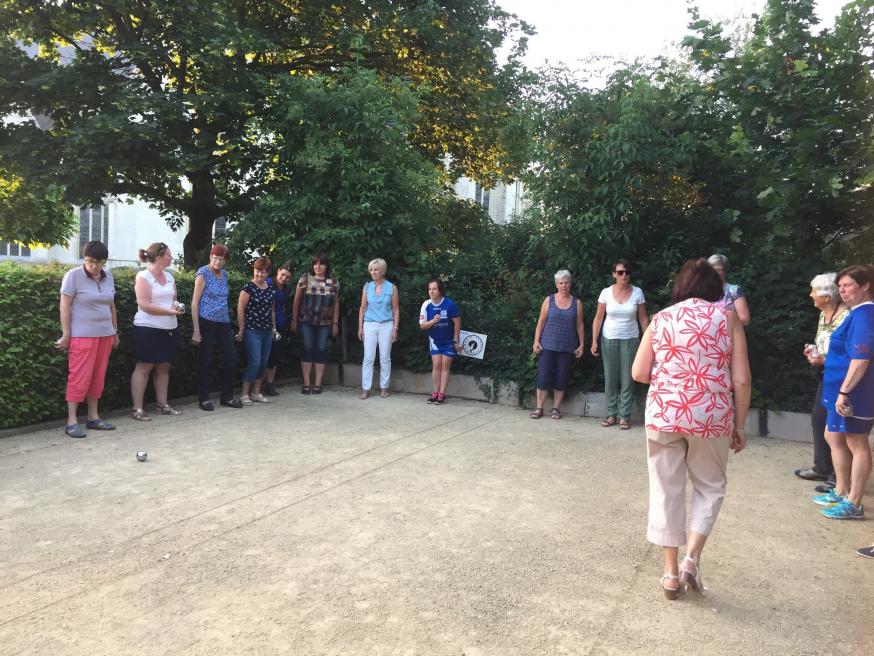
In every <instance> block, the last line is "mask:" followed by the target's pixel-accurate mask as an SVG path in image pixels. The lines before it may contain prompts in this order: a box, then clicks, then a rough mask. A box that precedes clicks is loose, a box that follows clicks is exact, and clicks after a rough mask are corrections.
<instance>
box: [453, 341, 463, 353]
mask: <svg viewBox="0 0 874 656" xmlns="http://www.w3.org/2000/svg"><path fill="white" fill-rule="evenodd" d="M463 350H464V347H463V346H462V345H461V342H455V352H456V353H461V352H462V351H463Z"/></svg>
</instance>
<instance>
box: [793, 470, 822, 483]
mask: <svg viewBox="0 0 874 656" xmlns="http://www.w3.org/2000/svg"><path fill="white" fill-rule="evenodd" d="M795 475H796V476H797V477H798V478H803V479H804V480H805V481H827V480H828V474H820V473H819V472H818V471H816V470H815V469H814V468H813V467H811V468H810V469H796V470H795Z"/></svg>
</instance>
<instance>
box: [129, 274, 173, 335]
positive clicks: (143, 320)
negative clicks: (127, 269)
mask: <svg viewBox="0 0 874 656" xmlns="http://www.w3.org/2000/svg"><path fill="white" fill-rule="evenodd" d="M137 278H142V279H143V280H145V281H146V282H147V283H148V284H149V287H151V288H152V304H154V305H157V306H159V307H162V308H166V309H168V310H169V309H170V308H171V307H173V299H174V298H176V281H175V280H173V276H171V275H170V272H169V271H166V270H165V271H164V278H165V279H166V280H167V284H166V285H162V284H160V283H159V282H158V281H157V280H155V276H153V275H152V274H151V272H150V271H149V270H148V269H143V270H142V271H140V272H139V273H137ZM134 325H135V326H145V327H146V328H160V329H162V330H175V329H176V326H177V321H176V315H175V314H149V313H148V312H145V311H144V310H142V309H138V310H137V313H136V314H135V315H134Z"/></svg>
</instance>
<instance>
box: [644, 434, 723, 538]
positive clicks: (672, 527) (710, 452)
mask: <svg viewBox="0 0 874 656" xmlns="http://www.w3.org/2000/svg"><path fill="white" fill-rule="evenodd" d="M730 444H731V439H730V438H729V437H710V438H703V437H693V436H690V435H682V434H680V433H665V432H662V431H656V430H652V429H649V428H647V429H646V454H647V462H648V465H649V521H648V525H647V530H646V539H647V540H649V541H650V542H652V543H654V544H657V545H660V546H662V547H681V546H683V545H684V544H686V476H687V474H688V477H689V480H690V481H691V482H692V503H691V505H690V513H689V514H690V517H689V530H690V531H694V532H695V533H701V534H702V535H710V531H711V530H712V529H713V525H714V524H715V523H716V518H717V516H718V515H719V509H720V508H721V507H722V500H723V499H724V498H725V468H726V465H727V464H728V450H729V446H730Z"/></svg>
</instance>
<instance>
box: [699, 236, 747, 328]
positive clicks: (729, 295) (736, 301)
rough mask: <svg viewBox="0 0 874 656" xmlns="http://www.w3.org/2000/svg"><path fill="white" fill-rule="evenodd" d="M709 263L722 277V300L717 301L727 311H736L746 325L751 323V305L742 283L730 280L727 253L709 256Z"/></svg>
mask: <svg viewBox="0 0 874 656" xmlns="http://www.w3.org/2000/svg"><path fill="white" fill-rule="evenodd" d="M707 263H708V264H709V265H710V266H712V267H713V268H714V269H716V273H718V274H719V277H720V278H722V289H723V294H722V300H721V301H719V303H717V305H718V306H719V307H721V308H722V309H723V310H725V311H727V312H734V313H735V314H736V315H737V318H738V319H740V322H741V323H742V324H743V325H744V326H748V325H749V324H750V306H749V303H747V298H746V296H745V295H744V290H743V289H742V288H741V286H740V285H735V284H733V283H730V282H728V280H727V279H726V277H725V276H726V275H727V274H728V258H727V257H725V255H720V254H718V253H717V254H715V255H711V256H710V257H708V258H707Z"/></svg>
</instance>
